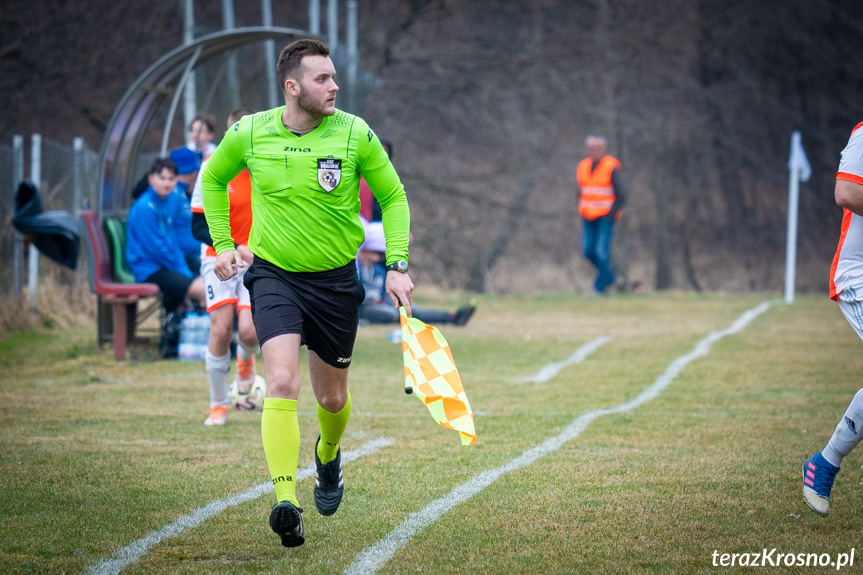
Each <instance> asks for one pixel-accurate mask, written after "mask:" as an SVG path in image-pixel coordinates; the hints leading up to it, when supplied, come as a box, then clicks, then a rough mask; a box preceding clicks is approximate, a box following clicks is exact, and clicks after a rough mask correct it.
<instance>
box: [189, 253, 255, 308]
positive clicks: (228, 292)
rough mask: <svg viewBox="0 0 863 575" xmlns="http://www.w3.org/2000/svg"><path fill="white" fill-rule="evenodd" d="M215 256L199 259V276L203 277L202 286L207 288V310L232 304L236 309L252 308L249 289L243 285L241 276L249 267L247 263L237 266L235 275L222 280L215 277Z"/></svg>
mask: <svg viewBox="0 0 863 575" xmlns="http://www.w3.org/2000/svg"><path fill="white" fill-rule="evenodd" d="M215 269H216V258H212V257H210V258H202V259H201V277H202V278H204V286H205V287H206V290H207V311H208V312H210V311H213V310H214V309H216V308H217V307H221V306H223V305H227V304H232V305H236V306H237V309H240V308H246V309H252V305H251V303H250V300H249V290H247V289H246V286H244V285H243V277H244V276H245V275H246V270H247V269H249V263H248V262H246V265H245V266H243V267H241V268H237V275H235V276H234V277H232V278H230V279H228V280H225V281H222V280H220V279H219V278H218V277H216V272H215Z"/></svg>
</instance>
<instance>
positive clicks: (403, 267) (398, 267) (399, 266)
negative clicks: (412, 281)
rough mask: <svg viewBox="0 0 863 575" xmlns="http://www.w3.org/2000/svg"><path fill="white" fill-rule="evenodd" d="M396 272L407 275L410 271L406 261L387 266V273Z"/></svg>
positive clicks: (398, 261) (397, 261)
mask: <svg viewBox="0 0 863 575" xmlns="http://www.w3.org/2000/svg"><path fill="white" fill-rule="evenodd" d="M390 270H395V271H397V272H401V273H403V274H404V273H407V271H408V263H407V262H406V261H404V260H396V261H394V262H393V263H391V264H390V265H388V266H387V271H390Z"/></svg>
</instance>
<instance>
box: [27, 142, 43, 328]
mask: <svg viewBox="0 0 863 575" xmlns="http://www.w3.org/2000/svg"><path fill="white" fill-rule="evenodd" d="M30 181H31V182H33V185H34V186H36V189H37V190H40V191H41V188H42V134H32V135H31V136H30ZM27 288H28V290H29V292H30V319H35V318H36V303H37V301H38V299H39V250H37V249H36V246H34V245H33V244H32V243H31V244H30V251H29V252H28V254H27Z"/></svg>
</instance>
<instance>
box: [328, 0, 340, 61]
mask: <svg viewBox="0 0 863 575" xmlns="http://www.w3.org/2000/svg"><path fill="white" fill-rule="evenodd" d="M327 44H329V45H328V48H329V49H330V52H331V53H332V54H333V55H334V56H335V55H336V53H337V52H338V51H339V0H329V1H328V2H327Z"/></svg>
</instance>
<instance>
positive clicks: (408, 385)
mask: <svg viewBox="0 0 863 575" xmlns="http://www.w3.org/2000/svg"><path fill="white" fill-rule="evenodd" d="M399 315H400V319H401V324H402V356H403V357H404V362H405V393H413V394H414V395H416V396H417V397H418V398H419V399H420V401H422V402H423V403H424V404H425V406H426V407H427V408H428V410H429V413H431V415H432V417H433V418H434V419H435V421H437V422H438V423H439V424H440V425H441V426H443V427H445V428H447V429H455V430H457V431H458V432H459V434H460V435H461V443H462V445H473V444H474V443H476V430H475V428H474V423H473V411H472V410H471V408H470V402H468V400H467V395H466V394H465V392H464V386H463V385H462V383H461V377H459V374H458V369H456V366H455V362H454V361H453V359H452V353H450V350H449V344H448V343H447V342H446V340H445V339H444V337H443V334H441V332H440V330H438V329H437V328H436V327H434V326H431V325H426V324H424V323H423V322H421V321H420V320H418V319H416V318H413V317H408V316H407V313H406V312H405V308H404V306H402V307H400V308H399Z"/></svg>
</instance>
